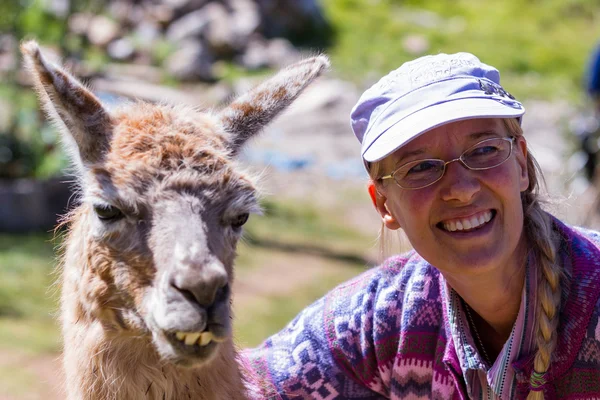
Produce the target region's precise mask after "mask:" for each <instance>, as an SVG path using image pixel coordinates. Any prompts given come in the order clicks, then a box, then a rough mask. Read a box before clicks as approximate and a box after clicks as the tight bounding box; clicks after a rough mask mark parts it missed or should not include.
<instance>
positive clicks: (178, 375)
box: [21, 41, 329, 400]
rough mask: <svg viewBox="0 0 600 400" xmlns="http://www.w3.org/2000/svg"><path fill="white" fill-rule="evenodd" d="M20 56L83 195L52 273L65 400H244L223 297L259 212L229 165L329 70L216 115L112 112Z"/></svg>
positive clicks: (30, 46)
mask: <svg viewBox="0 0 600 400" xmlns="http://www.w3.org/2000/svg"><path fill="white" fill-rule="evenodd" d="M21 49H22V52H23V55H24V59H25V62H26V65H27V66H28V69H29V71H30V72H31V75H32V77H33V81H34V84H35V87H36V89H37V91H38V93H39V96H40V99H41V102H42V104H43V107H44V109H45V111H46V112H47V113H48V114H49V116H50V117H51V119H52V120H53V122H54V123H55V124H56V125H58V126H59V128H60V129H61V133H62V135H61V136H62V139H63V142H64V144H65V145H66V147H67V150H68V151H69V153H70V157H71V159H72V161H73V164H74V167H75V171H76V175H77V178H78V187H79V191H80V195H81V196H80V197H81V204H80V205H79V206H78V207H77V209H76V210H74V211H73V212H72V213H71V214H70V215H69V216H68V225H69V230H68V234H67V238H66V242H65V248H64V256H63V260H62V268H61V280H62V295H61V308H60V314H61V323H62V332H63V339H64V358H63V365H64V369H65V375H66V391H67V396H68V398H69V399H71V400H74V399H78V400H79V399H88V400H96V399H97V400H100V399H102V400H106V399H126V400H136V399H243V398H245V387H244V376H243V371H242V370H243V368H241V366H240V365H238V362H237V358H236V352H235V348H234V345H233V343H232V340H231V323H230V296H231V293H230V288H231V284H232V279H233V262H234V258H235V252H236V244H237V242H238V239H239V238H240V234H241V231H242V225H244V223H245V222H246V220H247V219H248V216H249V214H251V213H254V212H256V211H257V210H259V206H258V203H257V197H258V193H257V190H256V188H255V183H254V182H253V179H252V177H251V176H250V174H248V173H246V172H244V171H243V170H241V169H240V167H239V166H238V164H237V162H236V156H237V155H238V154H239V152H240V149H241V148H242V146H243V145H244V143H246V142H247V140H248V139H249V138H251V137H252V136H253V135H254V134H256V133H257V132H258V131H259V130H260V129H261V128H262V127H263V126H264V125H265V124H267V123H268V122H269V121H270V120H271V119H273V118H274V117H275V116H276V115H277V114H278V113H279V112H280V111H282V110H283V109H284V108H286V107H287V106H288V105H289V104H290V103H291V102H292V101H293V100H294V99H295V98H296V97H297V96H298V95H299V94H300V92H301V91H302V90H303V89H304V88H305V87H306V86H307V85H308V84H309V83H310V82H311V81H313V80H314V79H315V78H316V77H317V76H318V75H319V74H320V73H321V72H322V71H323V70H324V69H326V68H327V67H328V65H329V63H328V60H327V58H326V57H324V56H317V57H313V58H310V59H306V60H304V61H301V62H299V63H297V64H294V65H292V66H290V67H288V68H286V69H283V70H281V71H280V72H279V73H277V74H276V75H275V76H274V77H272V78H270V79H268V80H267V81H265V82H263V83H262V84H261V85H259V86H258V87H256V88H255V89H253V90H251V91H250V92H248V93H247V94H245V95H242V96H240V97H238V98H237V99H236V100H234V101H233V102H232V103H231V104H229V106H227V107H225V108H224V109H223V110H221V111H212V112H208V111H204V112H200V111H198V110H196V109H193V108H190V107H185V106H170V105H156V104H148V103H144V102H133V103H130V104H128V105H125V106H123V107H122V108H121V109H118V110H114V111H111V110H108V109H107V108H106V107H105V106H104V105H103V104H102V103H101V102H100V101H99V99H98V98H97V97H95V96H94V95H93V94H92V93H91V92H90V91H89V90H87V89H86V88H85V87H84V86H83V85H82V84H81V83H80V82H78V81H77V80H76V79H75V78H74V77H72V76H71V75H69V73H67V72H66V71H65V70H63V69H62V68H61V67H59V66H56V65H54V64H52V63H50V62H48V61H47V60H45V58H44V57H43V55H42V54H41V52H40V50H39V47H38V45H37V44H36V43H35V42H33V41H30V42H26V43H24V44H23V45H22V46H21Z"/></svg>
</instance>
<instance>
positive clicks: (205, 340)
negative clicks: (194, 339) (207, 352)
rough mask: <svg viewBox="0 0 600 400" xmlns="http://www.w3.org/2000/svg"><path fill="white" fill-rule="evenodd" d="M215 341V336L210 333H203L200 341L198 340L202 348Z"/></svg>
mask: <svg viewBox="0 0 600 400" xmlns="http://www.w3.org/2000/svg"><path fill="white" fill-rule="evenodd" d="M212 340H213V335H212V333H210V332H202V334H201V335H200V339H198V344H199V345H200V346H206V345H207V344H209V343H210V342H212Z"/></svg>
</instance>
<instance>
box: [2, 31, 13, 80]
mask: <svg viewBox="0 0 600 400" xmlns="http://www.w3.org/2000/svg"><path fill="white" fill-rule="evenodd" d="M16 50H17V40H16V39H15V38H14V37H13V36H12V35H8V34H6V35H0V72H8V71H11V70H14V69H16V68H17V57H16V54H17V53H16Z"/></svg>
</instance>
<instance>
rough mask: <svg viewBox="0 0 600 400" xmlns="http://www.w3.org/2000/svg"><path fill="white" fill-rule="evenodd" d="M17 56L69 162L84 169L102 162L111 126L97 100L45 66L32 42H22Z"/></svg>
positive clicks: (61, 72)
mask: <svg viewBox="0 0 600 400" xmlns="http://www.w3.org/2000/svg"><path fill="white" fill-rule="evenodd" d="M21 52H22V53H23V57H24V60H25V64H26V66H27V68H28V69H29V71H30V73H31V75H32V76H33V80H34V84H35V87H36V89H37V92H38V94H39V96H40V100H41V102H42V106H43V108H44V110H45V111H46V112H47V113H48V115H49V116H50V118H51V119H52V121H53V122H54V123H56V124H57V125H58V126H59V127H60V128H61V131H62V133H63V142H65V144H66V145H67V147H70V148H68V149H67V150H69V152H70V153H71V156H72V157H74V158H75V159H74V160H73V161H74V162H75V163H76V164H78V166H79V167H85V166H86V165H88V164H92V163H96V162H98V161H100V160H102V158H103V156H104V155H105V153H106V152H107V149H108V146H109V139H110V134H111V126H112V123H111V119H110V116H109V113H108V111H107V110H106V109H105V108H104V106H103V105H102V103H100V100H98V98H97V97H96V96H94V95H93V94H92V93H91V92H90V91H89V90H87V89H86V88H85V87H84V86H83V85H82V84H81V83H80V82H79V81H78V80H77V79H75V78H74V77H72V76H71V75H70V74H69V73H68V72H66V71H65V70H64V69H62V68H60V67H58V66H56V65H54V64H52V63H50V62H48V61H47V60H46V59H45V58H44V57H43V55H42V53H41V52H40V49H39V47H38V45H37V43H36V42H35V41H28V42H24V43H23V44H22V45H21ZM77 158H79V159H77Z"/></svg>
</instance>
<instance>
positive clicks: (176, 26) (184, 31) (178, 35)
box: [166, 9, 209, 42]
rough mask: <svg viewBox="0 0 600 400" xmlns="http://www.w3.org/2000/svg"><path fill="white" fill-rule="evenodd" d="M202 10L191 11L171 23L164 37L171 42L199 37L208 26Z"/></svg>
mask: <svg viewBox="0 0 600 400" xmlns="http://www.w3.org/2000/svg"><path fill="white" fill-rule="evenodd" d="M208 21H209V20H208V17H207V15H206V12H205V11H204V9H200V10H196V11H193V12H191V13H189V14H186V15H184V16H183V17H181V18H179V19H178V20H176V21H173V22H172V23H171V25H169V28H168V29H167V33H166V37H167V39H168V40H170V41H172V42H179V41H181V40H184V39H188V38H193V37H198V36H200V35H201V34H202V33H203V32H204V31H205V29H206V27H207V25H208Z"/></svg>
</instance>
